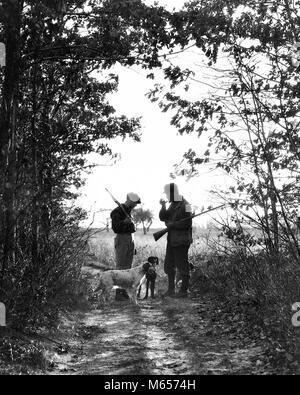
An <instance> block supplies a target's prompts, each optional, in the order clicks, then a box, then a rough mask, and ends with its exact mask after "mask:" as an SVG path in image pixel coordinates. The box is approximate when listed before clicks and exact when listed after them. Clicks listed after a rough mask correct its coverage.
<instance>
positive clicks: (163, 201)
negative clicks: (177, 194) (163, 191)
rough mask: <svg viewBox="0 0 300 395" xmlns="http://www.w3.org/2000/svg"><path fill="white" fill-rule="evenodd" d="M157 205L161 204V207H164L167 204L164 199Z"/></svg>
mask: <svg viewBox="0 0 300 395" xmlns="http://www.w3.org/2000/svg"><path fill="white" fill-rule="evenodd" d="M159 204H161V205H162V206H165V205H166V204H167V202H166V201H165V200H164V199H160V201H159Z"/></svg>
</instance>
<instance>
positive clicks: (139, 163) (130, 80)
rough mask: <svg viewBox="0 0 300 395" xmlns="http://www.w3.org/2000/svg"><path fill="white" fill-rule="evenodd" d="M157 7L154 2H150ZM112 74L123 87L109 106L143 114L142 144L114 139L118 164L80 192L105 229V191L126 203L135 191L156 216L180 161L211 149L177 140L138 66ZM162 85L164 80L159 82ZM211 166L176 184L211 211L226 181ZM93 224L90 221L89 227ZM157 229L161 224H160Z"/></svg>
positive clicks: (96, 173)
mask: <svg viewBox="0 0 300 395" xmlns="http://www.w3.org/2000/svg"><path fill="white" fill-rule="evenodd" d="M147 2H148V3H153V1H147ZM159 3H161V4H165V3H169V4H168V5H170V3H171V4H172V7H174V6H177V7H180V6H181V5H182V4H183V3H184V1H182V0H176V1H174V0H172V2H166V1H159ZM195 56H199V55H197V54H196V55H195V53H193V52H192V51H189V52H187V53H186V54H184V55H181V57H180V59H179V61H181V62H182V61H183V62H186V63H188V62H189V61H190V59H193V61H194V60H197V59H195ZM112 71H113V72H116V73H117V74H119V77H120V85H119V90H118V92H117V93H116V94H114V95H113V96H112V97H111V103H112V104H113V105H114V106H115V108H116V110H117V113H118V114H124V115H126V116H128V117H135V116H142V117H143V119H142V142H141V143H134V142H133V141H132V140H129V139H128V140H125V141H120V140H115V141H112V142H111V143H110V146H111V148H112V149H113V151H114V152H116V153H119V154H120V160H119V161H118V162H117V163H116V164H115V165H113V166H99V167H97V168H95V169H94V170H93V173H92V174H90V175H88V176H87V182H86V186H85V187H84V188H82V191H81V192H82V194H81V197H80V198H79V200H78V203H79V205H80V206H81V207H83V208H84V209H86V210H87V211H89V213H90V215H89V217H90V218H92V217H93V215H94V213H96V214H95V220H94V224H93V226H94V227H102V226H103V222H105V219H106V218H108V217H109V212H107V213H99V212H98V211H99V210H101V209H103V208H105V209H112V208H114V206H115V205H114V203H113V202H112V201H111V198H110V197H109V195H108V194H107V192H106V191H105V188H108V189H109V190H110V191H111V192H112V194H113V195H115V197H116V198H117V199H118V200H119V201H121V202H124V201H125V197H126V194H127V193H128V192H131V191H134V192H136V193H138V194H139V195H140V196H141V199H142V202H143V204H144V207H145V208H149V209H151V210H152V211H153V212H154V214H155V215H156V217H157V215H158V211H159V208H160V205H159V203H158V202H159V200H160V199H161V197H163V187H164V185H165V184H166V183H168V182H174V180H171V179H170V173H171V172H173V170H174V169H173V166H174V165H175V164H176V163H179V162H180V161H181V160H182V157H183V154H184V153H185V152H186V151H187V150H188V149H190V148H193V149H195V150H197V148H199V150H200V151H202V150H203V152H204V151H205V150H206V149H207V147H206V145H207V139H206V138H205V137H201V138H200V139H199V138H198V137H197V136H195V135H193V136H191V135H190V136H179V135H178V134H177V129H176V128H175V127H172V126H170V118H171V115H170V114H168V113H167V114H165V113H161V111H160V109H159V108H158V106H157V105H156V104H153V103H151V102H150V101H149V100H148V99H147V98H146V97H145V95H146V93H147V91H148V90H149V89H150V88H151V87H153V84H154V82H153V81H152V80H148V79H146V75H147V73H148V72H147V71H145V70H139V69H137V68H134V69H127V68H123V67H120V66H116V67H115V69H114V70H112ZM155 82H160V81H155ZM193 94H194V95H195V96H197V94H198V95H199V97H200V96H201V97H203V95H205V94H206V92H205V88H203V86H201V87H200V86H197V87H196V90H194V93H193ZM89 161H90V163H98V164H103V163H104V162H105V160H104V159H103V157H99V155H95V154H93V155H89ZM210 168H211V165H205V166H203V168H201V170H200V176H199V177H197V178H195V179H191V180H190V181H188V182H186V181H185V178H183V177H180V178H178V179H176V180H175V182H176V183H177V184H178V185H179V187H180V192H181V194H183V196H184V197H185V198H186V199H187V200H189V201H190V203H191V204H192V205H194V206H196V207H202V206H204V207H207V206H208V205H209V204H211V199H210V198H209V190H211V189H215V188H216V186H222V185H223V186H224V182H225V181H224V178H223V177H220V174H217V172H211V171H210ZM205 217H206V218H203V219H202V220H201V221H200V223H205V222H206V221H207V220H208V219H209V218H207V216H205ZM89 222H90V219H89V221H87V223H86V224H85V225H87V224H88V223H89ZM154 226H157V227H159V226H161V224H160V222H159V221H158V220H156V221H155V222H154Z"/></svg>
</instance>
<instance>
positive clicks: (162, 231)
mask: <svg viewBox="0 0 300 395" xmlns="http://www.w3.org/2000/svg"><path fill="white" fill-rule="evenodd" d="M225 206H226V204H222V205H221V206H218V207H213V208H210V209H209V210H206V211H203V212H202V213H199V214H193V215H191V216H190V217H186V218H183V219H180V220H179V221H176V222H175V224H180V223H182V222H185V221H188V220H190V219H193V218H196V217H200V215H203V214H207V213H210V212H211V211H214V210H218V209H219V208H223V207H225ZM168 232H169V229H168V228H165V229H163V230H160V231H158V232H155V233H153V237H154V240H155V241H158V240H159V239H161V238H162V237H163V236H164V235H165V234H167V233H168Z"/></svg>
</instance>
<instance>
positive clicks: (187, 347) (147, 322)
mask: <svg viewBox="0 0 300 395" xmlns="http://www.w3.org/2000/svg"><path fill="white" fill-rule="evenodd" d="M214 308H215V306H214V302H213V300H212V299H211V297H209V296H206V297H202V298H200V299H199V297H197V298H194V299H188V300H180V301H178V300H174V299H165V300H163V299H161V298H160V299H157V300H155V301H147V302H144V301H142V302H140V307H135V306H132V305H129V304H128V303H126V302H118V303H117V302H116V303H115V304H114V305H113V306H111V307H109V308H106V309H105V310H94V311H89V312H86V313H81V314H78V316H77V317H76V319H74V321H73V322H68V325H66V326H65V335H66V338H68V344H69V345H70V350H69V351H68V352H67V353H64V350H63V352H62V353H55V354H54V357H53V367H55V368H54V370H53V371H52V374H75V375H82V374H88V375H112V374H116V375H121V374H124V375H141V374H154V375H155V374H163V375H165V374H172V375H173V374H176V375H185V374H255V373H266V370H265V368H264V371H263V372H261V371H260V368H259V363H258V361H259V358H260V354H261V352H262V350H261V348H260V347H258V346H257V345H256V344H252V343H251V341H250V339H240V338H236V336H235V335H234V333H233V334H232V333H230V330H228V331H227V330H225V331H224V327H223V325H222V322H221V321H220V322H212V321H211V312H212V309H214ZM59 354H60V355H59Z"/></svg>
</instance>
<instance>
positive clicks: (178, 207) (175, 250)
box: [159, 183, 193, 298]
mask: <svg viewBox="0 0 300 395" xmlns="http://www.w3.org/2000/svg"><path fill="white" fill-rule="evenodd" d="M164 192H165V194H166V196H167V198H168V200H169V202H170V206H169V207H168V208H167V207H166V202H165V201H163V200H161V201H160V204H161V205H162V208H161V210H160V213H159V218H160V220H161V221H164V222H165V224H166V226H167V227H168V229H169V232H168V241H167V251H166V258H165V265H164V270H165V273H166V274H167V275H168V283H169V286H168V291H167V293H166V294H165V296H170V297H178V298H185V297H187V296H188V288H189V279H190V265H189V261H188V252H189V248H190V245H191V244H192V242H193V237H192V218H190V219H186V220H185V221H183V222H179V223H178V222H177V221H180V220H182V219H184V218H189V217H191V216H192V210H191V206H190V204H189V203H188V202H187V201H186V200H185V199H184V198H183V197H182V196H181V195H180V194H179V190H178V187H177V185H176V184H174V183H171V184H167V185H166V186H165V188H164ZM176 270H178V272H179V275H180V277H181V278H182V285H181V289H180V291H179V293H178V294H177V295H175V275H176Z"/></svg>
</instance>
